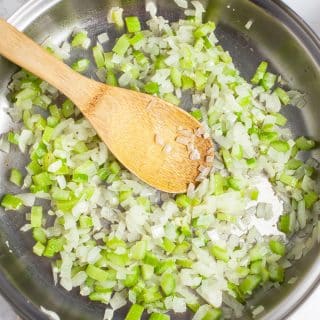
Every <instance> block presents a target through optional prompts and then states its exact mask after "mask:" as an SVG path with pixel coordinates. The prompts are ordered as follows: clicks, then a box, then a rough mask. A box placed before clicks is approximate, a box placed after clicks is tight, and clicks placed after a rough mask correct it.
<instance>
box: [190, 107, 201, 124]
mask: <svg viewBox="0 0 320 320" xmlns="http://www.w3.org/2000/svg"><path fill="white" fill-rule="evenodd" d="M190 113H191V115H192V116H193V117H194V118H195V119H196V120H198V121H201V119H202V113H201V110H199V109H194V110H192V111H191V112H190Z"/></svg>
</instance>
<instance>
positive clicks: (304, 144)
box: [296, 137, 315, 151]
mask: <svg viewBox="0 0 320 320" xmlns="http://www.w3.org/2000/svg"><path fill="white" fill-rule="evenodd" d="M296 146H297V147H298V149H299V150H303V151H308V150H311V149H313V148H314V147H315V142H314V141H312V140H308V139H307V138H306V137H299V138H298V139H297V140H296Z"/></svg>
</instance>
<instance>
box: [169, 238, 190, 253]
mask: <svg viewBox="0 0 320 320" xmlns="http://www.w3.org/2000/svg"><path fill="white" fill-rule="evenodd" d="M190 248H191V244H190V243H189V242H188V241H183V242H181V243H179V244H177V245H176V246H175V248H174V250H173V254H174V255H181V254H184V253H186V252H188V251H189V250H190Z"/></svg>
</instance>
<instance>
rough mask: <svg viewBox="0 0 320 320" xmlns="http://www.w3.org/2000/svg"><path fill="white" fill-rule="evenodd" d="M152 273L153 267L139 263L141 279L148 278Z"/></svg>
mask: <svg viewBox="0 0 320 320" xmlns="http://www.w3.org/2000/svg"><path fill="white" fill-rule="evenodd" d="M153 274H154V267H153V266H151V265H149V264H143V265H141V275H142V278H143V280H150V279H151V278H152V276H153Z"/></svg>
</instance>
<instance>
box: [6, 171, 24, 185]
mask: <svg viewBox="0 0 320 320" xmlns="http://www.w3.org/2000/svg"><path fill="white" fill-rule="evenodd" d="M22 179H23V176H22V173H21V172H20V171H19V170H18V169H16V168H13V169H11V173H10V179H9V180H10V182H12V183H13V184H15V185H17V186H19V187H21V185H22Z"/></svg>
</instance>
